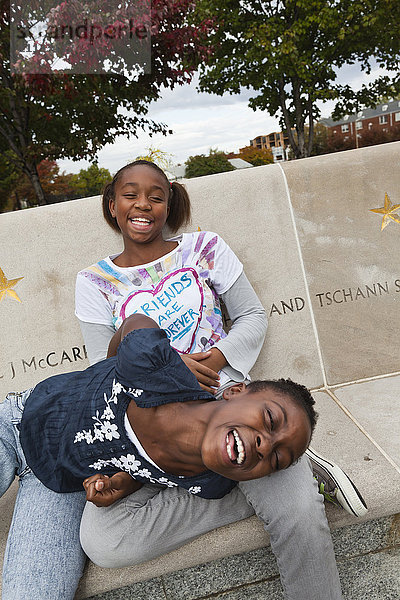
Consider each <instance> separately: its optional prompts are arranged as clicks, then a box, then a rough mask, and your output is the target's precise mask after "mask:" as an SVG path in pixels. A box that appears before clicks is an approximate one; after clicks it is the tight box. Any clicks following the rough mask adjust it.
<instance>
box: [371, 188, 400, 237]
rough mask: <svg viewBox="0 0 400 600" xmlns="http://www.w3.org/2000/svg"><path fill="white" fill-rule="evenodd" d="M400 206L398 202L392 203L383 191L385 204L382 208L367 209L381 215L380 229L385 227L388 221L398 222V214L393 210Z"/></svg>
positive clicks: (399, 220) (399, 221)
mask: <svg viewBox="0 0 400 600" xmlns="http://www.w3.org/2000/svg"><path fill="white" fill-rule="evenodd" d="M399 208H400V204H392V203H391V202H390V198H389V196H388V195H387V194H386V193H385V205H384V206H382V208H370V209H369V210H370V211H371V212H374V213H380V214H381V215H383V219H382V225H381V231H382V230H383V229H385V227H386V225H389V223H390V221H391V220H392V221H395V222H396V223H400V216H399V215H396V214H395V211H396V210H398V209H399Z"/></svg>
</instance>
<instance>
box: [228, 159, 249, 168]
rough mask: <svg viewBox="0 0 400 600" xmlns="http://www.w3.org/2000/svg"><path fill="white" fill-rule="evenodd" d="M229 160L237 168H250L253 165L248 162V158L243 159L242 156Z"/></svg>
mask: <svg viewBox="0 0 400 600" xmlns="http://www.w3.org/2000/svg"><path fill="white" fill-rule="evenodd" d="M228 162H230V163H231V165H232V167H235V169H248V168H249V167H252V166H253V165H252V164H250V163H249V162H247V160H243V159H242V158H228Z"/></svg>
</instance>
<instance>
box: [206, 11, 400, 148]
mask: <svg viewBox="0 0 400 600" xmlns="http://www.w3.org/2000/svg"><path fill="white" fill-rule="evenodd" d="M197 10H198V12H197V14H198V17H199V18H200V17H201V18H204V16H206V15H211V14H213V15H214V22H215V23H216V24H217V25H218V26H215V27H214V29H213V31H212V33H211V34H210V42H211V44H212V46H213V48H214V53H213V54H212V55H211V56H210V58H209V60H208V62H207V63H205V64H204V66H202V67H201V77H200V89H201V90H202V91H207V92H212V93H216V94H219V95H221V94H223V93H225V92H229V93H233V94H237V93H240V90H241V88H242V87H246V88H252V89H253V90H255V92H258V94H255V95H254V97H253V98H251V100H250V106H251V107H252V108H253V109H257V108H258V109H261V110H267V111H268V112H269V113H270V114H271V115H276V114H279V116H280V122H281V126H282V128H283V129H285V130H286V132H287V135H288V137H289V143H290V146H291V148H292V150H293V152H294V155H295V157H296V158H301V157H304V156H308V155H310V153H311V150H312V146H313V137H314V133H313V128H314V121H316V120H317V118H318V116H319V114H320V110H319V108H318V106H317V104H316V102H317V101H322V102H324V101H326V100H331V99H339V98H341V99H342V103H341V105H340V106H339V108H338V110H340V111H345V110H347V109H348V108H349V107H350V108H351V107H354V106H356V105H357V103H360V102H363V103H364V104H365V105H367V104H368V102H370V103H371V102H372V103H373V102H374V101H375V99H376V97H378V94H380V95H382V94H384V93H385V92H386V91H387V90H391V91H393V89H397V90H398V89H399V85H400V83H399V78H398V76H397V77H394V78H390V77H389V76H385V77H381V78H379V79H378V80H376V82H375V83H374V84H371V85H370V86H368V89H367V87H365V88H364V89H363V93H360V94H358V95H357V94H356V93H355V92H353V90H351V88H350V87H349V86H341V85H338V84H337V83H336V81H335V80H336V77H337V69H338V68H340V67H341V66H343V65H344V64H352V63H354V62H356V61H359V63H360V67H361V69H363V70H364V71H366V72H370V71H371V68H372V63H373V60H374V59H376V60H378V63H379V64H380V65H383V66H386V67H388V68H393V69H394V68H396V66H397V69H396V70H398V67H399V65H400V60H399V52H398V50H399V43H400V36H399V35H398V23H399V21H400V19H399V16H400V3H399V2H398V0H264V1H263V0H247V1H246V2H244V1H243V0H219V2H218V3H214V2H212V0H199V2H198V5H197ZM306 126H308V130H309V135H308V142H306V136H305V127H306ZM292 128H294V129H295V133H294V132H293V131H292Z"/></svg>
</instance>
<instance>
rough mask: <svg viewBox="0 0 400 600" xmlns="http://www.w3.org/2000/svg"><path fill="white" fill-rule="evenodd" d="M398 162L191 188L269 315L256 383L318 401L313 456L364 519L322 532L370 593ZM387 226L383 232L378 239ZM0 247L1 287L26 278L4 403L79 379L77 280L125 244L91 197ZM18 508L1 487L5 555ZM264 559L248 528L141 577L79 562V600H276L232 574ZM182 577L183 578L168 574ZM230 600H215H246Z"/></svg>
mask: <svg viewBox="0 0 400 600" xmlns="http://www.w3.org/2000/svg"><path fill="white" fill-rule="evenodd" d="M399 157H400V143H399V142H396V143H392V144H384V145H381V146H375V147H370V148H365V149H359V150H353V151H348V152H341V153H337V154H330V155H327V156H321V157H315V158H310V159H305V160H301V161H293V162H289V163H282V164H276V165H268V166H265V167H256V168H252V169H246V170H242V171H234V172H230V173H222V174H219V175H212V176H208V177H202V178H198V179H194V180H189V181H187V182H186V184H187V188H188V191H189V193H190V196H191V199H192V203H193V208H194V211H193V212H194V215H193V222H192V227H193V229H194V230H196V229H197V228H198V227H200V228H201V229H202V230H207V229H209V230H214V231H217V232H218V233H219V234H220V235H221V236H222V237H223V238H224V239H225V240H226V241H227V242H228V243H229V244H230V246H231V247H232V248H233V250H234V251H235V252H236V253H237V254H238V256H239V257H240V258H241V260H242V262H243V263H244V266H245V270H246V273H247V275H248V277H249V279H250V280H251V281H252V283H253V284H254V287H255V288H256V291H257V293H258V294H259V296H260V298H261V300H262V302H263V304H264V306H265V308H266V310H267V313H268V316H269V329H268V333H267V339H266V343H265V345H264V348H263V350H262V352H261V355H260V358H259V360H258V361H257V364H256V366H255V368H254V370H253V373H252V376H253V378H275V377H282V376H284V377H290V378H292V379H293V380H295V381H299V382H301V383H304V384H305V385H307V386H308V387H309V388H311V389H312V390H313V393H314V397H315V399H316V402H317V410H318V412H319V414H320V418H319V423H318V426H317V429H316V432H315V436H314V441H313V446H314V447H315V449H316V450H317V451H319V452H321V453H322V454H324V455H325V456H329V457H331V458H332V459H333V460H335V461H336V462H338V463H339V464H340V465H341V466H342V467H343V468H345V470H346V472H348V474H349V475H350V477H352V478H353V479H354V481H355V482H356V483H357V486H358V487H359V489H360V491H361V492H362V494H363V496H364V498H365V500H366V502H367V504H368V506H369V512H368V513H367V515H366V517H364V519H363V520H361V521H364V523H362V522H361V521H360V520H357V519H354V518H352V517H351V516H350V515H348V514H347V513H345V512H344V511H341V510H339V509H336V508H334V507H327V512H328V519H329V522H330V524H331V526H332V528H334V529H336V528H340V529H338V530H337V532H336V533H334V535H335V537H336V539H337V540H338V541H337V543H338V546H339V547H338V554H339V558H340V559H341V558H342V557H344V558H343V560H344V559H345V558H346V559H348V558H349V556H348V553H349V552H352V553H353V554H352V556H353V557H354V556H356V555H357V556H360V557H362V560H363V561H364V562H362V563H360V564H362V565H364V567H362V568H363V569H364V573H365V577H364V582H366V583H365V585H368V586H373V585H375V583H373V581H372V579H374V581H376V577H375V576H374V577H373V578H372V576H371V577H370V579H368V577H367V574H369V575H371V573H373V572H374V571H373V570H371V569H372V566H371V564H372V563H371V564H370V563H365V560H366V558H365V557H366V556H367V555H368V556H369V555H371V556H373V557H375V558H374V560H375V561H376V560H377V559H376V556H377V555H378V554H377V553H378V552H379V551H387V548H390V549H391V554H390V556H391V559H390V560H391V561H392V562H391V563H390V564H391V565H392V566H393V564H396V565H397V569H398V568H399V555H398V552H397V553H396V551H395V550H394V549H395V548H398V544H399V541H398V539H397V538H395V533H396V531H397V529H396V527H397V528H398V519H397V517H396V515H397V513H400V443H399V431H400V405H399V403H398V396H399V390H400V336H399V334H398V322H399V316H400V267H399V249H400V217H399V215H400V209H399V210H398V211H397V217H396V211H394V212H392V213H390V202H391V203H392V205H395V204H400V192H399V190H400V170H399ZM385 194H387V198H388V200H387V201H386V206H387V207H389V208H387V211H388V215H387V216H385V215H384V213H376V212H371V209H376V208H381V207H384V206H385ZM383 221H384V222H385V223H386V222H387V223H388V224H387V226H386V227H385V228H384V229H383V230H381V224H382V222H383ZM0 234H1V239H2V254H1V258H0V268H1V269H2V271H3V273H4V275H5V278H6V279H7V280H13V279H17V278H23V279H21V280H20V281H18V282H17V283H15V284H10V285H11V287H8V288H7V284H6V283H4V282H3V284H1V285H2V286H3V288H1V287H0V293H1V291H2V289H3V290H4V289H6V288H7V289H8V290H10V292H11V293H10V292H9V291H7V289H6V291H5V293H4V294H3V295H2V301H1V302H0V314H1V322H2V340H3V343H2V353H1V359H0V361H1V362H0V386H1V392H2V397H3V396H4V395H5V393H7V392H8V391H11V390H20V389H25V388H27V387H29V386H31V385H33V384H35V383H36V382H38V381H39V380H41V379H43V378H45V377H48V376H50V375H53V374H56V373H59V372H63V371H67V370H73V369H82V368H84V367H86V365H87V360H86V358H85V350H84V347H83V341H82V338H81V334H80V330H79V326H78V324H77V321H76V319H75V317H74V281H75V276H76V273H77V271H79V270H80V269H82V268H83V267H85V266H87V265H89V264H90V263H92V262H94V261H96V260H98V259H99V258H101V257H103V256H106V255H107V254H111V253H113V252H114V253H115V252H118V251H119V249H120V248H121V240H120V238H119V237H118V236H117V235H115V234H114V233H113V232H112V231H111V229H110V228H109V227H108V226H107V225H106V224H105V223H104V222H103V219H102V216H101V210H100V203H99V199H98V198H97V197H96V198H87V199H83V200H74V201H71V202H66V203H63V204H57V205H53V206H46V207H41V208H36V209H29V210H25V211H20V212H15V213H10V214H4V215H0ZM15 294H17V297H16V296H15ZM17 298H18V299H19V300H20V302H18V301H17ZM27 323H29V327H27ZM14 495H15V490H13V489H11V490H10V491H9V492H8V493H7V494H6V495H5V496H4V497H3V499H2V500H1V501H0V511H1V512H0V514H1V546H2V549H3V551H4V545H5V540H6V535H7V529H8V526H9V522H10V518H11V513H12V505H13V498H14ZM357 528H358V529H357ZM360 528H361V529H360ZM360 532H362V533H360ZM377 532H378V533H377ZM344 539H346V540H347V541H348V540H349V539H350V540H351V543H352V544H353V545H352V550H351V551H349V550H346V549H343V548H344V545H343V544H344V541H343V540H344ZM372 539H374V540H375V541H374V542H372V541H371V540H372ZM375 542H376V543H375ZM346 543H347V542H346ZM354 544H355V545H354ZM267 546H268V536H267V534H266V533H265V532H264V530H263V528H262V526H261V524H260V523H259V522H258V520H257V519H256V518H255V517H253V518H250V519H247V520H245V521H242V522H240V523H236V524H233V525H230V526H228V527H223V528H220V529H218V530H215V531H213V532H211V533H209V534H207V535H205V536H203V537H201V538H199V539H197V540H195V541H194V542H192V543H190V544H189V545H187V546H185V547H184V548H182V549H180V550H177V551H175V552H173V553H171V554H169V555H166V556H163V557H161V558H159V559H157V560H154V561H151V562H149V563H146V564H143V565H141V566H139V567H132V568H127V569H121V570H112V571H110V570H105V569H99V568H97V567H95V566H94V565H92V564H89V565H88V567H87V571H86V573H85V576H84V578H83V580H82V582H81V585H80V588H79V590H78V593H77V598H87V597H89V596H93V595H96V594H102V593H104V592H106V591H107V590H112V589H114V590H115V589H116V588H121V587H123V586H127V585H130V584H134V583H136V582H141V581H145V580H149V579H151V581H150V582H148V583H146V584H141V585H142V587H140V585H139V584H137V585H136V587H133V588H131V593H132V594H134V595H128V593H126V594H127V595H123V593H122V595H120V596H119V595H118V594H116V593H114V594H113V595H107V594H102V595H101V598H108V597H109V598H110V599H111V598H124V597H126V598H127V597H135V598H142V597H143V598H149V597H152V598H172V599H177V600H178V599H179V598H185V599H188V598H197V597H202V598H205V597H207V594H208V593H209V594H211V595H212V596H213V597H217V596H216V594H217V593H221V594H222V593H223V594H225V593H228V591H229V590H231V589H236V588H238V589H245V588H243V585H244V584H246V585H256V586H257V585H261V583H262V585H263V586H264V587H263V588H262V590H264V591H262V592H261V591H260V592H257V590H258V588H254V590H253V592H251V593H253V595H251V594H250V592H249V594H250V595H249V596H248V597H252V598H253V597H254V598H256V597H265V598H266V597H268V598H269V597H270V598H278V597H279V598H281V597H282V596H281V595H279V594H280V592H279V590H278V587H279V586H278V587H276V586H277V585H278V584H277V583H276V577H277V575H276V567H274V569H275V570H274V571H273V573H272V571H271V573H272V575H271V577H269V578H268V577H267V579H268V581H261V579H262V577H261V575H259V577H261V579H259V580H257V576H256V575H255V576H254V577H255V578H254V580H251V581H250V579H249V577H250V575H249V573H250V572H251V573H253V571H252V569H250V567H249V568H248V569H247V571H246V569H245V570H243V569H242V570H240V569H239V570H238V571H237V573H238V575H237V576H236V579H235V577H233V575H232V570H233V569H238V566H237V562H236V563H235V562H233V563H229V562H226V561H229V560H232V561H235V559H234V558H232V559H229V558H227V557H229V556H230V555H233V554H239V553H246V554H244V558H243V560H247V561H249V562H248V564H249V565H250V564H258V563H259V562H260V555H259V554H258V553H260V552H261V553H265V552H268V550H266V549H265V548H266V547H267ZM260 548H264V550H257V549H260ZM346 548H348V546H346ZM393 552H394V554H393ZM341 553H342V554H341ZM393 556H394V557H395V558H394V559H393ZM263 557H264V558H263V560H264V559H265V556H264V555H263ZM360 560H361V559H360ZM371 560H372V559H371ZM393 560H395V561H397V562H395V563H393ZM210 561H217V562H214V563H213V564H214V565H215V568H216V569H217V570H219V571H220V572H221V571H223V570H224V569H225V570H227V571H228V572H229V577H228V579H229V581H228V580H225V583H218V584H216V585H217V587H214V588H212V587H211V588H210V587H209V586H208V587H207V585H206V586H205V583H204V582H205V581H206V580H207V577H208V578H209V577H210V573H211V571H210V570H209V569H211V567H206V566H204V563H209V562H210ZM374 564H375V563H374ZM379 564H380V565H381V563H379ZM198 565H203V566H202V567H201V568H200V567H197V566H198ZM366 565H367V566H366ZM191 567H196V568H194V569H193V568H192V569H191ZM359 568H361V567H359ZM379 568H380V569H381V570H382V567H381V566H380V567H379ZM388 568H389V567H388ZM179 569H180V570H182V569H185V570H184V571H182V572H180V573H174V575H171V576H168V573H171V572H175V571H177V570H179ZM263 572H265V569H264V566H263ZM346 573H347V574H346V575H344V578H345V579H346V578H347V580H348V583H347V584H346V585H347V586H348V587H347V588H346V589H348V590H350V591H348V594H349V595H348V596H346V597H348V598H356V597H357V598H362V597H367V596H362V593H361V592H360V591H359V590H360V589H361V588H359V587H357V586H360V585H361V583H360V577H359V574H358V575H356V574H352V572H351V569H350V570H349V571H348V572H346ZM387 573H389V575H388V574H386V582H387V584H388V589H389V588H390V591H388V595H376V596H374V595H373V594H372V595H370V596H368V597H371V598H375V597H376V598H380V600H383V599H385V600H386V598H387V599H389V598H390V599H392V598H393V600H394V599H395V598H398V597H400V581H399V578H398V576H397V578H396V577H395V578H394V579H391V577H392V576H391V575H390V573H391V571H390V568H389V571H387ZM214 574H215V573H214ZM201 577H203V579H201ZM232 577H233V578H232ZM154 578H155V579H154ZM204 578H205V579H204ZM174 581H179V582H180V587H181V591H180V595H179V593H178V592H176V591H174ZM254 581H258V583H254ZM260 581H261V583H260ZM267 584H268V585H267ZM396 585H397V588H396ZM138 586H139V587H138ZM143 586H144V587H143ZM146 586H147V587H146ZM182 586H183V590H184V592H183V594H184V595H182ZM201 586H203V587H201ZM204 586H205V587H204ZM218 586H219V587H218ZM229 586H230V587H229ZM265 586H266V587H265ZM268 586H269V587H268ZM274 586H275V587H274ZM199 588H201V590H199ZM185 589H186V592H187V593H186V592H185ZM260 589H261V588H260ZM267 589H269V590H270V591H269V592H268V593H270V594H272V595H270V596H267V595H266V594H267V592H266V591H265V590H267ZM275 589H276V591H274V590H275ZM132 590H136V591H135V592H133V591H132ZM196 590H197V591H196ZM207 590H208V591H207ZM227 590H228V591H227ZM351 590H353V591H351ZM354 590H358V591H357V595H356V594H355V591H354ZM196 593H197V594H198V595H196ZM235 593H236V592H235ZM185 594H186V595H185ZM232 594H233V592H232ZM238 594H239V595H234V594H233V595H232V596H229V595H224V596H223V597H224V598H242V597H243V598H244V597H247V596H246V593H245V592H244V591H243V592H241V593H239V592H238ZM240 594H241V595H240ZM260 594H264V595H260ZM390 594H394V595H390ZM99 597H100V596H99ZM218 597H219V596H218ZM310 600H312V599H310Z"/></svg>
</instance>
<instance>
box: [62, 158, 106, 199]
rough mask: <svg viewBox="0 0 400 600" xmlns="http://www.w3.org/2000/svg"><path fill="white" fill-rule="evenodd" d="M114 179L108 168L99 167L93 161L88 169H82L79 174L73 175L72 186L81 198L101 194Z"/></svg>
mask: <svg viewBox="0 0 400 600" xmlns="http://www.w3.org/2000/svg"><path fill="white" fill-rule="evenodd" d="M111 180H112V176H111V173H110V171H109V170H108V169H104V168H99V165H98V164H97V163H93V164H92V165H90V167H88V168H87V169H81V170H80V171H79V173H78V174H77V175H71V182H70V185H71V187H72V188H73V189H74V190H75V192H77V193H78V196H79V197H80V198H85V197H88V196H97V195H98V194H101V193H102V191H103V188H104V186H105V185H106V184H107V183H109V182H110V181H111Z"/></svg>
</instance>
